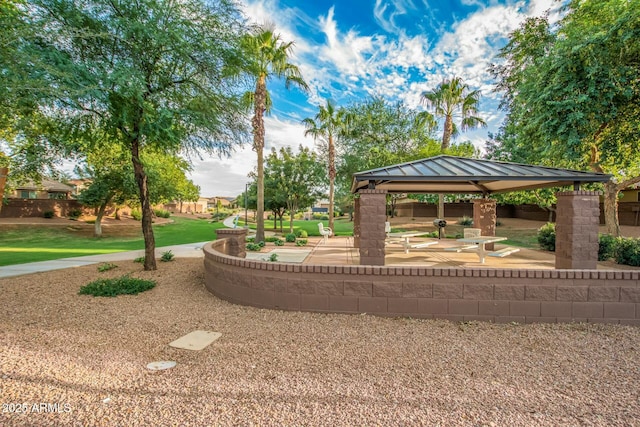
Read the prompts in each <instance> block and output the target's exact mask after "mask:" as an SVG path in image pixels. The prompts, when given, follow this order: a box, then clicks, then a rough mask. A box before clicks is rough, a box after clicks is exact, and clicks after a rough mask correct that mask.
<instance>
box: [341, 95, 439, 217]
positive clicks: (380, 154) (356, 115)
mask: <svg viewBox="0 0 640 427" xmlns="http://www.w3.org/2000/svg"><path fill="white" fill-rule="evenodd" d="M345 115H346V117H348V120H347V124H348V126H347V128H346V132H345V133H344V134H343V135H342V136H341V138H340V139H339V141H338V145H337V147H338V154H339V161H338V179H337V182H338V188H339V193H340V194H342V195H343V196H342V197H346V196H347V195H350V188H351V184H352V179H353V178H352V177H353V174H354V173H356V172H360V171H365V170H369V169H375V168H378V167H382V166H387V165H391V164H395V163H402V162H406V161H410V160H416V159H420V158H424V157H431V156H433V155H436V154H438V153H439V152H440V146H439V144H438V143H437V141H436V140H435V139H434V138H433V137H432V134H433V131H434V130H435V128H436V126H437V123H436V121H435V119H434V117H433V116H432V115H431V114H430V113H428V112H426V111H424V112H416V111H415V110H411V109H409V108H407V107H406V106H405V105H404V104H403V103H395V104H391V103H389V102H387V101H385V100H384V99H382V98H371V99H367V100H365V101H363V102H360V103H356V104H353V105H350V106H348V107H345ZM348 197H350V198H352V196H348ZM388 202H389V204H390V205H393V202H394V197H393V196H389V197H388ZM341 204H342V205H347V206H349V205H351V206H352V201H349V202H347V200H346V199H344V198H343V199H342V202H341ZM390 212H392V213H393V208H392V207H391V208H390Z"/></svg>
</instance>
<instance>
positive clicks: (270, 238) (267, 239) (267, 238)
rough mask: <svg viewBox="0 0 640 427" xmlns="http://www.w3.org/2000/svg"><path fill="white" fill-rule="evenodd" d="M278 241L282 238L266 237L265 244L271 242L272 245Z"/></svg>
mask: <svg viewBox="0 0 640 427" xmlns="http://www.w3.org/2000/svg"><path fill="white" fill-rule="evenodd" d="M277 240H280V238H279V237H276V236H266V237H265V238H264V241H265V242H271V243H275V242H276V241H277Z"/></svg>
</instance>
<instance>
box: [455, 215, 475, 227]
mask: <svg viewBox="0 0 640 427" xmlns="http://www.w3.org/2000/svg"><path fill="white" fill-rule="evenodd" d="M458 225H464V226H465V227H468V226H470V225H473V218H469V217H468V216H466V215H465V216H463V217H462V218H460V219H459V220H458Z"/></svg>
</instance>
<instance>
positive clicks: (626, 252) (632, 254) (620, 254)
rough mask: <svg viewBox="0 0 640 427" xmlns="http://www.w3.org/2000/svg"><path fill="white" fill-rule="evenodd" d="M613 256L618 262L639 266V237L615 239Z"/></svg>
mask: <svg viewBox="0 0 640 427" xmlns="http://www.w3.org/2000/svg"><path fill="white" fill-rule="evenodd" d="M615 258H616V262H617V263H618V264H625V265H631V266H634V267H640V239H633V238H630V239H617V245H616V250H615Z"/></svg>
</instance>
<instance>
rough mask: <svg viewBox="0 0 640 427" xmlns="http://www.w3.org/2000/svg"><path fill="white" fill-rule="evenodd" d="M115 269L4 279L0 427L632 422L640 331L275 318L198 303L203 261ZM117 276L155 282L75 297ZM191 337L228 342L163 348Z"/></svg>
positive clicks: (639, 387) (639, 394)
mask: <svg viewBox="0 0 640 427" xmlns="http://www.w3.org/2000/svg"><path fill="white" fill-rule="evenodd" d="M116 264H117V265H118V266H119V267H118V268H117V269H114V270H111V271H108V272H104V273H98V271H97V268H96V266H95V265H94V266H86V267H79V268H73V269H67V270H59V271H54V272H47V273H38V274H33V275H28V276H20V277H13V278H6V279H0V295H1V299H0V300H1V301H2V309H1V310H0V404H1V405H2V407H1V408H0V410H1V412H0V425H2V426H33V425H37V426H46V425H52V426H60V425H63V426H67V425H68V426H165V425H180V426H237V425H240V426H244V425H246V426H251V425H253V426H282V425H284V426H342V425H353V426H363V425H384V426H413V425H416V426H421V425H424V426H438V425H439V426H633V425H640V363H639V362H640V351H639V350H640V328H638V327H632V326H618V325H598V324H562V325H549V324H536V325H518V324H509V325H494V324H489V323H482V322H471V323H453V322H447V321H436V320H416V319H394V318H379V317H374V316H369V315H338V314H331V315H326V314H312V313H298V312H282V311H269V310H261V309H255V308H250V307H241V306H236V305H233V304H230V303H227V302H224V301H221V300H219V299H217V298H216V297H214V296H213V295H211V294H210V293H209V292H207V291H206V289H205V288H204V285H203V281H204V280H203V275H204V270H203V265H202V260H201V259H177V260H176V261H174V262H169V263H158V267H159V270H158V271H155V272H143V271H141V266H140V264H134V263H133V262H129V261H122V262H116ZM127 272H132V275H133V276H135V277H141V278H145V279H154V280H156V281H157V283H158V285H157V286H156V287H155V288H154V289H152V290H150V291H147V292H145V293H142V294H139V295H137V296H119V297H117V298H94V297H91V296H84V295H78V290H79V288H80V286H82V285H85V284H87V283H88V282H89V281H92V280H95V279H96V278H99V277H114V276H120V275H122V274H125V273H127ZM195 330H205V331H217V332H220V333H221V334H222V336H221V337H220V338H219V339H217V340H216V341H214V342H213V343H211V344H210V345H208V346H207V347H206V348H204V349H203V350H201V351H191V350H183V349H177V348H173V347H170V346H169V345H168V344H169V343H170V342H172V341H174V340H176V339H178V338H180V337H182V336H184V335H185V334H187V333H189V332H191V331H195ZM154 361H175V362H177V364H176V366H175V367H174V368H172V369H167V370H157V371H152V370H149V369H147V365H148V364H149V363H151V362H154Z"/></svg>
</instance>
